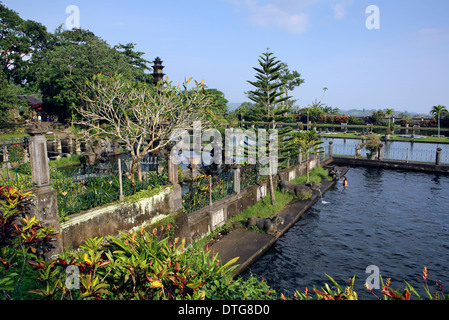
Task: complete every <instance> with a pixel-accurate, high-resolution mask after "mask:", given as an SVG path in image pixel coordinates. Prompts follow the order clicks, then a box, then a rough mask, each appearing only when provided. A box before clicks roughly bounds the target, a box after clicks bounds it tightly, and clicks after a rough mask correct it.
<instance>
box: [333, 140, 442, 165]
mask: <svg viewBox="0 0 449 320" xmlns="http://www.w3.org/2000/svg"><path fill="white" fill-rule="evenodd" d="M333 154H334V155H338V156H361V157H366V156H367V154H368V151H367V150H366V149H365V148H361V149H360V148H359V149H358V148H357V145H354V146H351V145H339V144H333ZM382 154H383V155H382V159H385V160H400V161H406V162H423V163H435V162H436V149H433V150H432V149H431V148H426V149H417V148H412V147H411V148H385V147H383V148H382ZM441 163H442V164H443V163H444V164H449V152H448V151H444V150H443V151H442V153H441Z"/></svg>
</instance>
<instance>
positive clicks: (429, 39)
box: [415, 27, 449, 45]
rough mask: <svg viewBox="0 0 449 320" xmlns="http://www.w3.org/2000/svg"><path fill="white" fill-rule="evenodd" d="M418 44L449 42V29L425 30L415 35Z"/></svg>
mask: <svg viewBox="0 0 449 320" xmlns="http://www.w3.org/2000/svg"><path fill="white" fill-rule="evenodd" d="M415 37H416V39H417V42H418V44H420V45H429V44H441V43H445V42H449V28H447V27H444V28H424V29H420V30H419V31H418V32H416V33H415Z"/></svg>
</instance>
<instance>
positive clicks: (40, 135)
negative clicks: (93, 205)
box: [26, 123, 62, 258]
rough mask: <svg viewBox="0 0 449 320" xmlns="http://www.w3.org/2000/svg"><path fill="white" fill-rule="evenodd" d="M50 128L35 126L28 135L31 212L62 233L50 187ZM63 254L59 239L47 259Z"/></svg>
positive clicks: (39, 124)
mask: <svg viewBox="0 0 449 320" xmlns="http://www.w3.org/2000/svg"><path fill="white" fill-rule="evenodd" d="M48 131H49V127H48V126H47V125H46V124H44V123H38V124H33V125H32V126H30V127H29V128H28V129H27V130H26V133H28V134H29V135H30V146H29V148H30V163H31V176H32V181H33V184H34V186H33V188H32V189H31V192H32V194H33V195H34V197H32V199H31V205H30V208H29V212H30V214H31V215H33V216H36V218H38V219H39V220H40V221H41V222H42V223H43V224H44V225H46V226H51V227H53V228H54V229H55V231H56V232H58V233H59V232H60V231H61V229H60V226H59V215H58V200H57V197H56V191H55V190H54V189H53V187H51V186H50V171H49V167H48V156H47V141H46V139H45V134H46V133H47V132H48ZM60 252H62V241H61V239H60V238H59V237H57V238H56V241H54V242H53V244H52V247H51V248H48V252H47V253H46V254H45V257H46V258H53V257H55V256H56V255H57V254H58V253H60Z"/></svg>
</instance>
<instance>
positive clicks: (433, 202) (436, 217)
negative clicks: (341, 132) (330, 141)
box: [246, 167, 449, 300]
mask: <svg viewBox="0 0 449 320" xmlns="http://www.w3.org/2000/svg"><path fill="white" fill-rule="evenodd" d="M346 176H347V178H348V181H349V186H348V188H343V186H342V184H341V181H340V182H338V183H337V184H336V185H335V186H334V187H333V188H331V189H330V190H329V191H328V192H326V193H325V194H324V196H323V200H324V202H322V201H319V202H317V203H316V204H315V205H314V206H313V207H312V208H311V209H309V210H308V211H307V212H306V213H305V214H304V215H303V216H302V217H301V218H300V219H299V220H298V222H297V223H296V224H295V225H294V226H293V227H292V228H291V229H290V230H289V231H288V232H287V233H286V234H285V235H284V236H282V237H281V238H279V240H278V241H277V242H276V244H275V245H274V246H273V247H272V248H271V249H270V250H269V251H268V252H267V253H266V254H265V255H264V256H262V257H261V258H260V259H259V260H258V261H256V262H255V263H254V264H253V265H251V266H250V268H249V269H248V270H247V271H246V275H248V274H249V272H251V273H253V274H254V275H256V276H259V277H262V278H265V279H266V281H267V282H268V284H270V285H271V286H272V287H273V288H274V289H276V290H277V291H278V292H282V293H286V294H290V295H292V294H294V292H295V290H299V291H302V290H303V289H305V288H306V287H307V288H308V289H309V291H310V290H311V289H313V286H314V285H315V286H316V287H317V288H321V287H322V286H323V285H324V283H328V284H330V285H332V283H331V282H330V280H329V279H328V278H327V277H326V275H325V274H328V275H330V276H331V277H333V278H334V279H335V280H337V282H338V283H339V284H340V286H342V287H343V286H345V285H346V281H347V280H348V279H349V278H352V277H353V276H354V275H356V281H355V286H354V289H355V290H356V292H357V293H358V295H359V298H360V299H367V300H368V299H369V300H371V299H376V297H375V296H374V295H373V294H372V293H369V292H367V291H366V290H364V287H363V285H364V283H365V282H366V279H367V277H368V276H370V275H371V273H365V272H366V268H367V267H368V266H370V265H375V266H377V267H378V268H379V271H380V274H381V276H382V278H383V279H384V280H385V279H387V278H391V279H392V282H391V288H393V289H398V288H401V290H402V289H404V288H405V286H406V284H405V282H404V281H407V282H408V283H410V284H411V285H413V286H414V287H415V289H417V290H418V292H420V293H421V294H424V291H423V289H422V285H423V284H424V282H423V280H422V279H421V277H420V274H421V272H422V270H423V268H424V266H426V267H427V268H428V270H429V276H428V284H429V287H430V288H431V291H432V292H435V291H436V286H435V283H436V281H437V280H440V281H441V282H442V284H443V285H444V288H449V176H443V175H436V174H427V173H416V172H406V171H393V170H385V169H375V168H360V167H358V168H351V169H350V170H349V172H348V173H347V175H346ZM380 291H381V290H374V293H376V294H377V295H378V296H380V295H381V294H380ZM445 291H446V292H445V293H446V294H447V293H448V292H447V291H448V290H447V289H446V290H445Z"/></svg>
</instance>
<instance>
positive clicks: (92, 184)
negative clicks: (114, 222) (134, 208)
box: [0, 157, 169, 221]
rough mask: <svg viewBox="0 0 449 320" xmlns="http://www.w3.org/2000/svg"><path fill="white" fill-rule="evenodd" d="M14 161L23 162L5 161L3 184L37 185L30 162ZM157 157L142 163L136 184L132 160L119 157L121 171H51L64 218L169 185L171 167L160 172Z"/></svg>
mask: <svg viewBox="0 0 449 320" xmlns="http://www.w3.org/2000/svg"><path fill="white" fill-rule="evenodd" d="M10 159H11V157H10ZM14 160H22V161H21V162H19V161H13V162H10V161H8V162H3V163H2V166H1V168H0V185H4V186H10V187H17V188H19V189H29V188H31V187H33V183H32V177H31V166H30V162H23V157H22V159H14ZM147 160H148V159H147ZM153 160H154V161H153V162H152V163H151V164H149V163H146V162H144V163H142V164H141V167H142V169H143V172H142V179H141V180H139V179H138V177H137V176H136V177H135V183H134V184H133V183H132V182H131V174H130V169H131V168H130V161H129V160H123V159H121V160H119V161H121V172H120V173H119V169H118V163H101V164H99V165H97V166H81V167H79V166H77V167H76V168H73V167H69V168H61V169H52V170H50V185H51V186H52V187H53V188H54V189H55V191H56V194H57V200H58V213H59V216H60V218H61V220H63V221H64V220H65V219H66V218H67V216H68V215H71V214H75V213H79V212H81V211H85V210H89V209H91V208H95V207H97V206H102V205H105V204H108V203H111V202H115V201H117V200H119V199H120V196H121V195H123V196H125V197H126V196H131V195H134V194H136V193H137V192H139V191H142V190H149V189H153V188H156V187H158V186H163V185H168V184H169V181H168V174H167V169H166V168H165V167H164V169H162V170H160V172H158V171H156V170H157V168H158V166H159V164H158V163H157V162H156V159H153ZM159 160H161V157H160V159H159ZM159 168H160V167H159ZM120 176H121V179H120ZM120 180H121V182H122V183H121V185H120Z"/></svg>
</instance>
